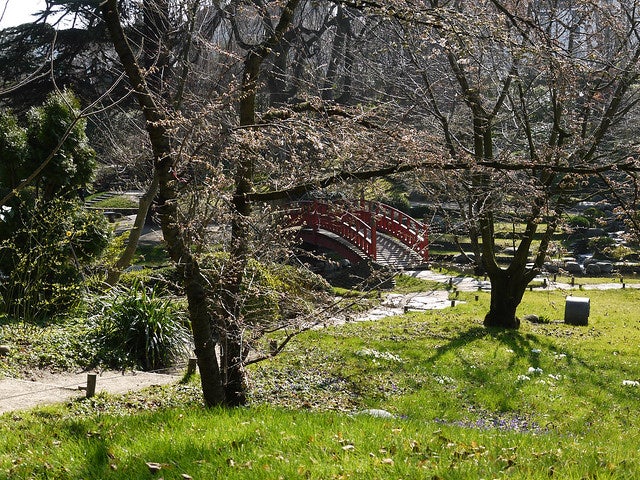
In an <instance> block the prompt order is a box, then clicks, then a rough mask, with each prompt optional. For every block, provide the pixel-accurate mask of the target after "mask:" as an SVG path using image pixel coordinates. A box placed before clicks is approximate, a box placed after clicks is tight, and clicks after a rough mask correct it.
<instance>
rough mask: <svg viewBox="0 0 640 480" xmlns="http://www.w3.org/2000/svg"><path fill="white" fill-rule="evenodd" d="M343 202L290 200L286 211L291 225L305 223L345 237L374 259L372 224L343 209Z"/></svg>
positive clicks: (374, 241) (315, 229) (373, 227)
mask: <svg viewBox="0 0 640 480" xmlns="http://www.w3.org/2000/svg"><path fill="white" fill-rule="evenodd" d="M345 207H346V205H344V204H339V203H337V204H328V203H324V202H318V201H300V202H295V203H292V204H291V205H290V207H289V209H288V211H287V214H288V215H289V217H290V218H291V221H290V223H291V224H292V225H306V226H308V227H311V228H312V229H313V230H314V231H317V230H318V229H319V228H322V229H324V230H328V231H329V232H332V233H335V234H336V235H339V236H340V237H342V238H344V239H345V240H347V241H349V242H350V243H352V244H353V245H355V246H356V247H358V248H359V249H360V250H362V252H364V253H365V254H366V255H367V256H368V257H370V258H372V259H373V260H376V257H377V250H376V226H375V223H372V222H366V221H364V220H362V219H361V218H359V217H358V216H357V215H356V214H354V213H351V212H349V211H348V210H346V208H345Z"/></svg>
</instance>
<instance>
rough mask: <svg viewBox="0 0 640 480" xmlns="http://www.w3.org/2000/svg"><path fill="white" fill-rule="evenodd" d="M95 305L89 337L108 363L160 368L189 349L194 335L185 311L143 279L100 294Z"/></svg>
mask: <svg viewBox="0 0 640 480" xmlns="http://www.w3.org/2000/svg"><path fill="white" fill-rule="evenodd" d="M95 307H96V310H97V312H96V314H95V315H94V316H93V317H92V318H91V321H92V322H93V323H94V328H93V330H92V332H91V334H90V337H91V338H90V339H89V341H91V342H93V343H94V344H95V345H96V348H97V351H98V358H99V359H100V360H101V361H102V362H103V363H104V364H106V365H107V366H109V367H113V368H122V367H128V368H140V369H143V370H158V369H162V368H166V367H168V366H170V365H173V364H175V362H176V360H178V359H180V358H181V357H182V356H184V355H186V354H187V352H188V348H189V344H190V343H189V342H190V338H191V335H190V331H189V328H188V327H187V322H186V320H185V315H184V313H183V312H181V311H179V310H178V309H177V308H176V306H175V304H174V303H173V302H172V301H171V300H170V299H167V298H163V297H160V296H158V295H156V291H155V289H148V288H146V287H145V286H144V285H143V284H142V283H136V284H134V286H133V287H131V288H130V289H127V290H122V289H121V288H114V289H113V290H112V291H111V293H110V294H108V295H106V296H104V297H100V298H98V299H97V300H96V305H95Z"/></svg>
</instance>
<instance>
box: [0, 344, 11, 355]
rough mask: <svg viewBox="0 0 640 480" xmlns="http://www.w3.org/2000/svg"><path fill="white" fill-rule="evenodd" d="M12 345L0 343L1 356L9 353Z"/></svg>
mask: <svg viewBox="0 0 640 480" xmlns="http://www.w3.org/2000/svg"><path fill="white" fill-rule="evenodd" d="M10 353H11V347H10V346H9V345H0V356H4V355H9V354H10Z"/></svg>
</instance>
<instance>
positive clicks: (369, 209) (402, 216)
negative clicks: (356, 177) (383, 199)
mask: <svg viewBox="0 0 640 480" xmlns="http://www.w3.org/2000/svg"><path fill="white" fill-rule="evenodd" d="M357 206H358V207H359V209H360V211H359V212H357V213H356V215H358V216H359V217H360V218H362V219H363V220H364V221H365V222H367V223H369V224H375V228H376V229H378V230H380V231H381V232H384V233H386V234H389V235H391V236H393V237H395V238H397V239H398V240H400V241H401V242H402V243H404V244H405V245H407V246H408V247H409V248H411V249H412V250H413V251H415V252H416V253H418V254H419V255H420V256H421V257H422V259H423V260H425V261H428V260H429V235H428V229H427V226H426V225H425V224H423V223H422V222H419V221H418V220H416V219H414V218H413V217H410V216H409V215H407V214H406V213H404V212H402V211H400V210H398V209H396V208H393V207H391V206H389V205H385V204H383V203H379V202H373V201H369V200H359V201H358V202H357Z"/></svg>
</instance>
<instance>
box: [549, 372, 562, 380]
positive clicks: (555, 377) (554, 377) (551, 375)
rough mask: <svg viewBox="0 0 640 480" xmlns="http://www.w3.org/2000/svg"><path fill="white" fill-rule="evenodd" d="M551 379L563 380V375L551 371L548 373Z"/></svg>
mask: <svg viewBox="0 0 640 480" xmlns="http://www.w3.org/2000/svg"><path fill="white" fill-rule="evenodd" d="M547 376H548V377H549V378H550V379H552V380H562V375H560V374H558V375H553V374H552V373H550V374H549V375H547Z"/></svg>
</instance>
